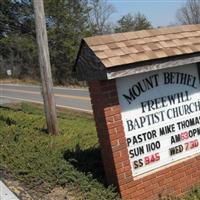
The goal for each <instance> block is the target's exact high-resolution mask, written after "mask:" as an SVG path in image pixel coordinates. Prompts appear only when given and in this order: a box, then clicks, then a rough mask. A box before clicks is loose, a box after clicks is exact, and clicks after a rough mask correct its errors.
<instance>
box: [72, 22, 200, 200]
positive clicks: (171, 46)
mask: <svg viewBox="0 0 200 200" xmlns="http://www.w3.org/2000/svg"><path fill="white" fill-rule="evenodd" d="M74 71H75V72H76V74H77V78H78V79H79V80H84V81H85V80H86V81H88V86H89V92H90V97H91V104H92V109H93V115H94V120H95V122H96V128H97V135H98V139H99V144H100V149H101V157H102V162H103V165H104V171H105V177H106V180H107V184H108V185H109V184H113V185H115V186H116V188H117V189H118V191H119V193H120V195H121V198H122V199H124V200H125V199H126V200H144V199H148V200H159V199H164V198H165V197H166V196H167V197H168V196H170V195H172V196H177V197H179V196H182V195H183V194H185V193H186V192H188V191H189V190H190V189H192V188H193V187H194V186H196V185H199V184H200V25H198V24H197V25H184V26H177V27H167V28H160V29H152V30H142V31H135V32H127V33H117V34H111V35H103V36H94V37H89V38H84V39H83V40H82V42H81V46H80V50H79V53H78V57H77V60H76V64H75V68H74Z"/></svg>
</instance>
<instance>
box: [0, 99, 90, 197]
mask: <svg viewBox="0 0 200 200" xmlns="http://www.w3.org/2000/svg"><path fill="white" fill-rule="evenodd" d="M0 98H6V99H14V100H19V101H27V102H31V103H39V104H43V102H41V101H35V100H30V99H23V98H15V97H8V96H0ZM56 107H59V108H67V109H72V110H77V111H82V112H87V113H92V111H91V110H87V109H82V108H77V107H71V106H63V105H59V104H56ZM0 200H1V199H0Z"/></svg>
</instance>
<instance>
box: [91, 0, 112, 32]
mask: <svg viewBox="0 0 200 200" xmlns="http://www.w3.org/2000/svg"><path fill="white" fill-rule="evenodd" d="M114 12H115V8H114V6H113V5H112V4H108V3H107V2H106V1H105V0H91V1H90V12H89V19H90V29H91V32H92V34H93V35H101V34H105V33H110V32H111V31H112V24H111V23H110V22H109V18H110V16H111V15H112V14H113V13H114Z"/></svg>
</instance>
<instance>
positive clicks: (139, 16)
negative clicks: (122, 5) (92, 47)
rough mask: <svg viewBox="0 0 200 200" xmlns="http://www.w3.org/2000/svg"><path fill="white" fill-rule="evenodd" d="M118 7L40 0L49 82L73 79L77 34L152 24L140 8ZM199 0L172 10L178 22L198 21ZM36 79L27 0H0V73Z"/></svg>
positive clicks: (87, 0) (93, 0)
mask: <svg viewBox="0 0 200 200" xmlns="http://www.w3.org/2000/svg"><path fill="white" fill-rule="evenodd" d="M116 12H118V11H117V10H116V9H115V7H114V6H113V5H112V4H110V3H109V2H108V1H106V0H62V1H61V0H45V15H46V22H47V32H48V38H49V50H50V58H51V65H52V75H53V80H54V83H55V84H57V85H67V84H78V82H77V80H76V78H75V77H74V74H73V72H72V68H73V65H74V63H75V59H76V55H77V51H78V48H79V45H80V41H81V38H84V37H88V36H92V35H101V34H109V33H114V32H125V31H135V30H141V29H149V28H152V27H153V26H152V24H151V22H150V20H149V19H148V16H145V15H144V14H143V13H140V12H138V13H128V14H126V15H124V16H122V17H121V18H120V19H119V20H116V22H113V21H112V20H111V17H112V15H113V14H115V13H116ZM199 13H200V3H199V1H198V0H188V2H187V4H185V5H184V6H183V7H182V8H180V9H179V10H178V11H177V22H178V23H180V24H187V23H194V22H195V23H199V16H200V15H199ZM7 70H12V78H18V79H33V80H36V81H37V80H39V79H40V77H39V76H40V73H39V65H38V61H37V45H36V35H35V27H34V12H33V3H32V1H31V0H5V1H0V78H7V77H8V76H7Z"/></svg>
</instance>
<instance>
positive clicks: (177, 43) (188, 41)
mask: <svg viewBox="0 0 200 200" xmlns="http://www.w3.org/2000/svg"><path fill="white" fill-rule="evenodd" d="M84 41H85V42H86V43H87V45H88V46H89V48H90V49H91V50H92V51H93V52H94V54H95V55H96V56H97V57H98V58H99V59H100V60H101V62H102V63H103V64H104V66H105V67H106V68H110V67H115V66H119V65H123V64H131V63H135V62H142V61H147V60H152V59H158V58H166V57H169V56H177V55H183V54H190V53H196V52H200V24H198V25H184V26H177V27H170V28H169V27H168V28H160V29H152V30H143V31H135V32H127V33H117V34H111V35H104V36H94V37H89V38H85V39H84Z"/></svg>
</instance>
